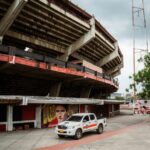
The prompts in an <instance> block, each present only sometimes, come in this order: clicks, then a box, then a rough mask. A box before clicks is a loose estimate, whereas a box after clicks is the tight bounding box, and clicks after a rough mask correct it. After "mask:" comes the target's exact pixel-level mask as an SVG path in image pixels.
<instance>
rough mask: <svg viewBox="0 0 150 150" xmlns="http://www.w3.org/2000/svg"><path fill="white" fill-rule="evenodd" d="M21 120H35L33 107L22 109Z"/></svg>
mask: <svg viewBox="0 0 150 150" xmlns="http://www.w3.org/2000/svg"><path fill="white" fill-rule="evenodd" d="M22 120H35V106H34V105H32V106H31V105H30V106H23V107H22Z"/></svg>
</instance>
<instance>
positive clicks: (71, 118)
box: [67, 116, 82, 122]
mask: <svg viewBox="0 0 150 150" xmlns="http://www.w3.org/2000/svg"><path fill="white" fill-rule="evenodd" d="M81 119H82V116H71V117H70V118H68V119H67V121H75V122H80V121H81Z"/></svg>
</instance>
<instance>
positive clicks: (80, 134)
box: [74, 129, 82, 140]
mask: <svg viewBox="0 0 150 150" xmlns="http://www.w3.org/2000/svg"><path fill="white" fill-rule="evenodd" d="M74 137H75V139H76V140H78V139H80V138H82V130H81V129H77V130H76V133H75V136H74Z"/></svg>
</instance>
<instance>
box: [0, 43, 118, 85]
mask: <svg viewBox="0 0 150 150" xmlns="http://www.w3.org/2000/svg"><path fill="white" fill-rule="evenodd" d="M0 52H1V53H3V54H9V55H13V56H19V57H23V58H26V59H30V60H36V61H40V62H45V63H48V64H49V65H56V66H60V67H63V68H73V69H75V70H77V71H81V72H87V73H90V74H93V75H94V76H97V77H100V78H104V79H106V80H109V81H112V82H113V83H114V84H115V85H117V86H118V82H117V81H116V80H114V79H112V77H111V76H109V75H107V74H104V73H101V72H97V71H95V70H92V69H89V68H87V67H85V66H81V65H77V64H73V63H70V62H64V61H62V60H58V59H56V58H52V57H48V56H45V55H41V54H36V53H31V52H26V51H24V50H20V49H17V48H16V47H12V46H4V45H0Z"/></svg>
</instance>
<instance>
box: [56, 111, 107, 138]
mask: <svg viewBox="0 0 150 150" xmlns="http://www.w3.org/2000/svg"><path fill="white" fill-rule="evenodd" d="M106 125H107V124H106V118H102V119H97V117H96V116H95V114H94V113H77V114H73V115H72V116H71V117H69V118H68V119H67V120H66V121H63V122H61V123H59V124H58V125H57V126H56V128H55V132H56V134H57V135H58V136H59V137H64V136H74V137H75V139H80V138H81V137H82V135H83V133H85V132H89V131H94V130H95V131H96V132H97V133H98V134H101V133H102V132H103V130H104V128H105V126H106Z"/></svg>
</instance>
